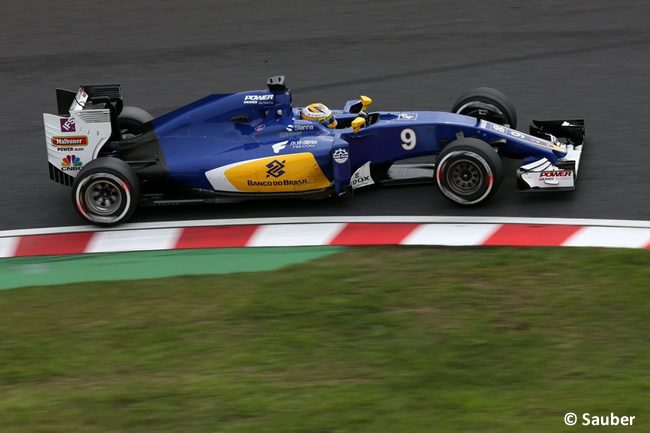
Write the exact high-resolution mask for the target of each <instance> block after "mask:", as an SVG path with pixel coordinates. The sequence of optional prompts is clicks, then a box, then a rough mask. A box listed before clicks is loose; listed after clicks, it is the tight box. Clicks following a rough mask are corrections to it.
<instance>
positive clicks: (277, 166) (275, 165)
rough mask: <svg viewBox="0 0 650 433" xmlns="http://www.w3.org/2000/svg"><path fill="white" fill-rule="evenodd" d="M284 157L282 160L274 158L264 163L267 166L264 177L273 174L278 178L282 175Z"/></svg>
mask: <svg viewBox="0 0 650 433" xmlns="http://www.w3.org/2000/svg"><path fill="white" fill-rule="evenodd" d="M285 161H286V159H285V160H284V161H282V162H280V161H278V160H277V159H274V160H273V161H271V162H269V163H268V164H266V166H267V167H268V168H269V169H268V170H267V171H266V177H269V176H273V177H275V178H278V177H280V176H282V175H283V174H284V173H286V171H284V170H282V169H283V168H284V167H285V166H284V163H285Z"/></svg>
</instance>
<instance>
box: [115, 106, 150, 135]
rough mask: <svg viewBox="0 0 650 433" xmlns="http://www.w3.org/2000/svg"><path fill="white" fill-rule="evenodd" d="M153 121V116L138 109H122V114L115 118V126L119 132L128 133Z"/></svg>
mask: <svg viewBox="0 0 650 433" xmlns="http://www.w3.org/2000/svg"><path fill="white" fill-rule="evenodd" d="M152 119H153V116H152V115H151V114H149V113H148V112H146V111H145V110H143V109H142V108H138V107H124V108H123V109H122V112H121V113H120V114H119V116H117V125H118V126H119V128H120V131H121V132H123V133H125V132H130V131H131V130H133V129H135V128H137V127H138V126H140V125H143V124H145V123H147V122H149V121H151V120H152Z"/></svg>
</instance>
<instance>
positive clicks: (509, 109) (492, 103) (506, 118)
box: [451, 87, 517, 129]
mask: <svg viewBox="0 0 650 433" xmlns="http://www.w3.org/2000/svg"><path fill="white" fill-rule="evenodd" d="M451 112H452V113H458V114H464V115H466V116H471V117H476V118H477V119H484V120H487V121H489V122H493V123H498V124H499V125H505V126H507V127H509V128H513V129H514V128H516V127H517V111H516V110H515V106H514V104H513V103H512V101H511V100H510V98H508V97H507V96H506V95H504V94H503V93H501V92H499V91H498V90H496V89H492V88H490V87H477V88H475V89H472V90H470V91H469V92H467V93H465V94H463V95H461V96H460V97H459V98H458V99H457V100H456V103H454V106H453V107H452V109H451Z"/></svg>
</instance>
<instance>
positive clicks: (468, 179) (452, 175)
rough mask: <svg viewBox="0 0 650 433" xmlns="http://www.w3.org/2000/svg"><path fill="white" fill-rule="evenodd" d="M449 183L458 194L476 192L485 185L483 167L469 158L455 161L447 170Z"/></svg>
mask: <svg viewBox="0 0 650 433" xmlns="http://www.w3.org/2000/svg"><path fill="white" fill-rule="evenodd" d="M447 184H448V185H449V188H450V189H451V190H452V191H453V192H455V193H456V194H459V195H462V196H468V195H472V194H475V193H476V192H477V191H478V190H479V189H480V188H481V186H482V185H483V172H482V171H481V167H479V166H478V165H477V164H476V163H475V162H474V161H471V160H468V159H460V160H457V161H453V162H452V163H450V165H449V168H448V171H447Z"/></svg>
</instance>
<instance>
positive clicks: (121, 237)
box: [86, 229, 183, 253]
mask: <svg viewBox="0 0 650 433" xmlns="http://www.w3.org/2000/svg"><path fill="white" fill-rule="evenodd" d="M182 232H183V230H182V229H158V230H155V229H149V230H130V231H125V232H117V231H114V232H100V233H97V234H95V235H94V236H93V237H92V238H91V240H90V242H89V243H88V246H87V247H86V252H87V253H107V252H120V251H153V250H171V249H174V248H175V247H176V243H177V242H178V238H179V237H180V235H181V233H182Z"/></svg>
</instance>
